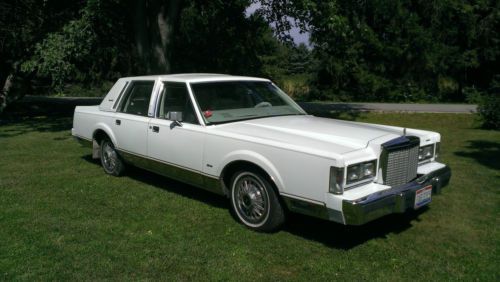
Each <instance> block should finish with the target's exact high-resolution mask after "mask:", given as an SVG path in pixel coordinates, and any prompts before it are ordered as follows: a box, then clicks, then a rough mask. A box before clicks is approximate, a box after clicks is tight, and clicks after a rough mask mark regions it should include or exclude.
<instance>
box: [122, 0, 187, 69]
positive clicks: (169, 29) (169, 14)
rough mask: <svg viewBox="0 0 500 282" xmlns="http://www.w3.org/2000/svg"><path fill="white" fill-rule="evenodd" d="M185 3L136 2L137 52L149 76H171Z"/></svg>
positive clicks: (173, 0) (170, 0) (171, 0)
mask: <svg viewBox="0 0 500 282" xmlns="http://www.w3.org/2000/svg"><path fill="white" fill-rule="evenodd" d="M181 2H182V1H181V0H133V5H132V7H133V9H132V11H133V14H132V16H133V31H134V37H135V48H136V51H137V54H138V56H139V59H140V61H141V64H142V68H143V70H144V71H145V72H146V73H147V74H160V73H169V72H170V70H171V67H170V62H171V56H172V50H171V49H172V48H171V46H172V37H173V36H174V32H175V29H176V26H177V22H178V18H179V13H180V11H181Z"/></svg>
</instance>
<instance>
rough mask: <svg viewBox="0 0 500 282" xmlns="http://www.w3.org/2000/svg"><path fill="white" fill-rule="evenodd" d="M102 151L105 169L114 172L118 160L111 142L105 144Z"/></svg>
mask: <svg viewBox="0 0 500 282" xmlns="http://www.w3.org/2000/svg"><path fill="white" fill-rule="evenodd" d="M101 150H102V160H103V165H104V168H105V169H106V170H107V171H110V172H112V171H113V170H114V169H115V167H116V162H117V158H118V156H117V155H116V151H115V149H114V148H113V147H112V145H111V144H110V143H109V142H104V144H103V146H102V149H101Z"/></svg>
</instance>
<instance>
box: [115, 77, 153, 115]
mask: <svg viewBox="0 0 500 282" xmlns="http://www.w3.org/2000/svg"><path fill="white" fill-rule="evenodd" d="M153 86H154V81H133V82H131V85H130V86H129V89H128V91H127V94H126V95H125V97H124V102H123V104H122V107H121V112H124V113H127V114H133V115H139V116H147V115H148V108H149V100H150V99H151V93H152V92H153Z"/></svg>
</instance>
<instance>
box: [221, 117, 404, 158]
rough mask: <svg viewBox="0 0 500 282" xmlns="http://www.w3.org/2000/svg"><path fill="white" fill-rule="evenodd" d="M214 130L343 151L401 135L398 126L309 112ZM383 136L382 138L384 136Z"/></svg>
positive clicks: (256, 138) (340, 152)
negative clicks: (341, 118)
mask: <svg viewBox="0 0 500 282" xmlns="http://www.w3.org/2000/svg"><path fill="white" fill-rule="evenodd" d="M213 129H214V130H215V131H216V132H218V133H219V134H223V135H229V136H231V137H237V138H238V139H246V140H251V141H257V142H260V143H265V142H273V143H274V144H276V143H281V146H288V147H294V148H304V149H305V148H308V149H311V148H312V149H314V151H316V152H321V151H324V152H334V153H336V154H345V153H349V152H352V151H356V150H360V149H363V148H366V147H367V146H368V144H369V142H370V141H371V140H374V139H378V138H381V137H384V136H386V137H387V139H392V138H396V137H398V136H401V135H402V133H403V131H402V129H401V128H398V127H389V126H380V125H375V124H373V125H372V124H365V123H358V122H349V121H342V120H335V119H328V118H319V117H314V116H310V115H300V116H279V117H268V118H260V119H252V120H246V121H239V122H232V123H227V124H221V125H216V126H214V128H213ZM384 139H385V138H384Z"/></svg>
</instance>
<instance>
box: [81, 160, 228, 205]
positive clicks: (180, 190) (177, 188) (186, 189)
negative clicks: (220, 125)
mask: <svg viewBox="0 0 500 282" xmlns="http://www.w3.org/2000/svg"><path fill="white" fill-rule="evenodd" d="M82 159H83V160H85V161H87V162H89V163H92V164H95V165H98V166H101V162H100V161H99V160H95V159H92V156H91V155H85V156H83V157H82ZM103 173H104V171H103ZM124 177H130V178H132V179H134V180H137V181H140V182H142V183H145V184H148V185H151V186H154V187H156V188H159V189H162V190H166V191H169V192H173V193H176V194H179V195H181V196H183V197H186V198H189V199H193V200H196V201H200V202H203V203H206V204H208V205H210V206H213V207H217V208H224V209H229V202H228V201H227V200H226V198H225V197H222V196H219V195H217V194H214V193H212V192H209V191H205V190H203V189H200V188H197V187H194V186H192V185H189V184H185V183H182V182H179V181H176V180H174V179H171V178H168V177H164V176H161V175H159V174H156V173H153V172H150V171H147V170H144V169H141V168H137V167H133V166H130V165H128V166H127V169H126V172H125V176H124Z"/></svg>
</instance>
